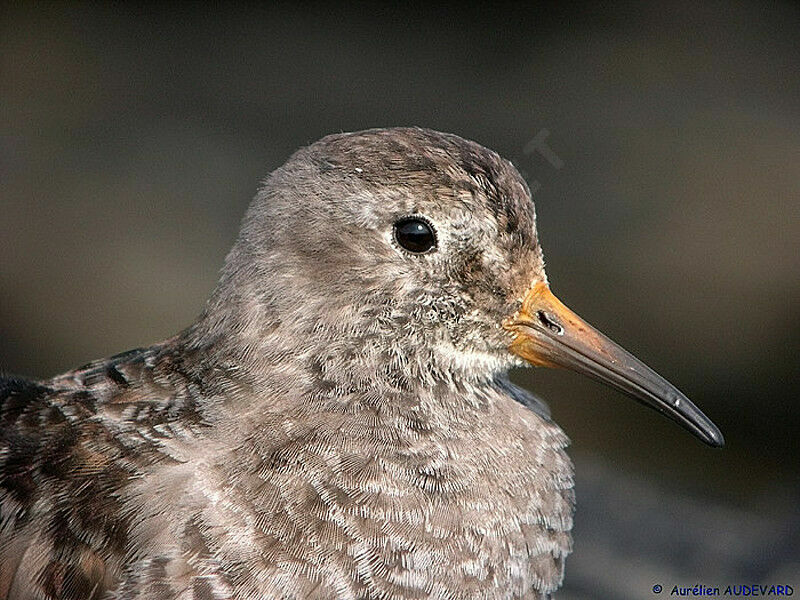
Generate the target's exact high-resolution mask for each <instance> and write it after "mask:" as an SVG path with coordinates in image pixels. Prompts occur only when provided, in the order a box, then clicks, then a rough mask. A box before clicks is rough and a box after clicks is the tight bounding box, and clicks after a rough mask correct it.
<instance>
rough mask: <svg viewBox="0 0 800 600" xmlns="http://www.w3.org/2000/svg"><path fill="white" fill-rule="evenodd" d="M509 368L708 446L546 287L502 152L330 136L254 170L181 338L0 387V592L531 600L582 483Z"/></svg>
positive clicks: (421, 133)
mask: <svg viewBox="0 0 800 600" xmlns="http://www.w3.org/2000/svg"><path fill="white" fill-rule="evenodd" d="M525 364H532V365H534V366H545V367H555V366H559V367H566V368H570V369H572V370H575V371H578V372H581V373H583V374H586V375H588V376H590V377H593V378H595V379H598V380H600V381H602V382H605V383H607V384H609V385H611V386H613V387H615V388H617V389H618V390H620V391H622V392H624V393H625V394H628V395H630V396H632V397H634V398H635V399H637V400H639V401H641V402H642V403H644V404H646V405H648V406H650V407H652V408H655V409H656V410H658V411H659V412H661V413H663V414H664V415H665V416H667V417H669V418H671V419H673V420H674V421H676V422H678V423H679V424H680V425H682V426H683V427H685V428H686V429H688V430H689V431H690V432H691V433H693V434H694V435H695V436H697V437H698V438H699V439H700V440H702V441H703V442H705V443H707V444H709V445H711V446H722V444H723V437H722V434H721V433H720V431H719V429H718V428H717V427H716V426H715V425H714V424H713V423H712V422H711V421H710V420H709V419H708V418H707V417H706V416H705V415H704V414H703V413H702V412H701V411H700V410H699V409H698V408H697V407H696V406H695V405H694V404H692V402H691V401H689V400H688V399H687V398H686V397H685V396H684V395H683V394H682V393H681V392H679V391H678V390H677V389H676V388H674V387H673V386H672V385H670V384H669V383H668V382H667V381H666V380H664V379H663V378H661V377H660V376H658V375H657V374H656V373H655V372H654V371H652V370H651V369H649V368H648V367H646V366H645V365H644V364H643V363H641V362H640V361H638V360H637V359H636V358H634V357H633V356H632V355H630V354H628V353H627V352H626V351H624V350H623V349H622V348H620V347H619V346H617V345H616V344H614V343H613V342H611V341H610V340H609V339H608V338H606V337H605V336H604V335H603V334H601V333H599V332H598V331H597V330H596V329H594V328H592V327H591V326H590V325H588V324H587V323H586V322H585V321H583V320H582V319H581V318H580V317H578V316H577V315H576V314H575V313H574V312H572V311H571V310H570V309H568V308H567V307H566V306H565V305H564V304H562V303H561V302H560V301H559V300H558V299H557V298H556V296H555V295H554V294H553V293H552V292H551V291H550V286H549V282H548V280H547V277H546V275H545V270H544V259H543V254H542V249H541V246H540V244H539V238H538V234H537V229H536V214H535V208H534V204H533V200H532V197H531V193H530V190H529V187H528V185H527V184H526V182H525V180H524V179H523V178H522V176H521V175H520V174H519V172H518V171H517V169H516V168H515V167H514V166H513V164H512V163H511V162H509V161H507V160H505V159H503V158H501V157H500V156H499V155H498V154H497V153H495V152H493V151H491V150H489V149H487V148H485V147H484V146H482V145H480V144H478V143H476V142H473V141H469V140H466V139H463V138H461V137H458V136H456V135H453V134H446V133H440V132H437V131H433V130H430V129H424V128H419V127H398V128H387V129H369V130H365V131H360V132H353V133H337V134H333V135H329V136H327V137H324V138H322V139H321V140H319V141H317V142H314V143H312V144H310V145H308V146H306V147H304V148H302V149H300V150H298V151H297V152H296V153H295V154H293V155H292V156H291V157H290V158H289V160H288V161H287V162H286V163H285V164H284V165H283V166H281V167H279V168H278V169H276V170H275V171H273V172H272V173H271V174H270V175H269V176H268V177H267V179H266V180H265V181H264V183H263V185H262V186H261V187H260V189H259V191H258V192H257V194H256V196H255V198H254V200H253V201H252V203H251V205H250V207H249V208H248V210H247V212H246V215H245V217H244V220H243V222H242V226H241V230H240V232H239V235H238V238H237V239H236V241H235V243H234V245H233V248H232V250H231V251H230V253H229V254H228V255H227V258H226V259H225V263H224V266H223V268H222V270H221V274H220V279H219V282H218V284H217V286H216V287H215V289H214V291H213V292H212V294H211V296H210V298H209V300H208V301H207V304H206V305H205V308H204V309H203V310H202V312H201V314H200V316H199V317H198V318H197V319H196V320H195V321H194V322H193V323H192V324H191V325H190V326H189V327H187V328H186V329H184V330H183V331H181V332H180V333H178V334H177V335H175V336H174V337H172V338H170V339H168V340H166V341H163V342H160V343H157V344H154V345H152V346H150V347H146V348H139V349H135V350H130V351H127V352H124V353H122V354H117V355H115V356H112V357H110V358H106V359H102V360H96V361H94V362H91V363H89V364H88V365H85V366H83V367H80V368H78V369H75V370H73V371H70V372H67V373H65V374H62V375H58V376H56V377H53V378H52V379H48V380H31V379H26V378H22V377H12V376H8V375H7V376H3V377H2V378H0V599H3V600H34V599H36V600H42V599H47V600H103V599H106V600H112V599H113V600H143V599H148V600H151V599H156V600H262V599H286V600H296V599H325V600H327V599H331V600H333V599H337V600H339V599H350V600H378V599H380V600H394V599H397V600H405V599H412V598H436V599H465V600H466V599H473V598H481V599H485V600H493V599H501V598H504V599H510V598H518V599H522V598H530V599H543V598H549V597H550V596H551V595H552V593H553V592H554V591H556V590H557V589H558V587H559V586H560V585H561V583H562V580H563V576H564V566H565V558H566V557H567V555H568V554H569V553H570V551H571V548H572V543H573V542H572V537H571V528H572V524H573V513H574V505H575V498H574V483H573V481H574V478H573V467H572V463H571V462H570V459H569V457H568V455H567V453H566V447H567V445H568V438H567V436H566V434H565V433H564V432H563V431H562V429H561V428H560V427H559V426H558V425H557V424H556V423H555V422H554V421H553V420H552V419H551V417H550V413H549V410H548V408H547V405H546V404H545V403H544V402H542V401H541V400H540V399H539V398H538V397H537V396H536V395H534V394H533V393H531V392H528V391H526V390H524V389H522V388H520V387H518V386H516V385H514V384H513V383H511V381H510V380H509V378H508V371H509V369H511V368H512V367H518V366H522V365H525Z"/></svg>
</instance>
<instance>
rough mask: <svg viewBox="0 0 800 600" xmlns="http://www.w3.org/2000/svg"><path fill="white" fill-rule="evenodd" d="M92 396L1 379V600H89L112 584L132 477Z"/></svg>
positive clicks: (15, 379) (42, 385)
mask: <svg viewBox="0 0 800 600" xmlns="http://www.w3.org/2000/svg"><path fill="white" fill-rule="evenodd" d="M93 416H94V415H93V410H92V397H91V394H90V393H89V392H88V391H86V390H80V389H78V388H75V389H68V388H63V389H56V388H53V387H50V386H49V385H46V384H41V383H36V382H33V381H28V380H26V379H20V378H9V377H0V599H2V600H27V599H28V598H36V599H41V598H47V599H50V598H53V599H55V598H58V599H67V598H74V599H78V598H80V599H82V600H91V599H95V598H99V597H100V596H101V594H102V593H103V592H104V591H105V590H106V589H107V588H108V587H109V586H110V585H112V584H113V581H114V579H115V570H116V569H117V568H118V565H119V561H120V560H121V556H123V555H124V546H125V530H126V524H125V522H124V519H123V518H122V517H121V516H120V512H119V511H118V508H119V507H118V506H116V502H115V500H114V495H113V491H114V490H115V489H116V488H117V487H119V486H120V485H121V484H122V482H123V481H125V480H127V479H128V478H129V477H130V476H131V469H130V468H128V467H126V464H125V460H124V456H123V454H124V451H123V449H121V448H120V447H119V446H118V445H116V444H115V443H114V441H113V439H112V438H111V436H110V435H109V433H108V431H107V430H106V429H105V428H104V427H102V425H101V424H100V423H99V422H97V421H95V420H94V419H93Z"/></svg>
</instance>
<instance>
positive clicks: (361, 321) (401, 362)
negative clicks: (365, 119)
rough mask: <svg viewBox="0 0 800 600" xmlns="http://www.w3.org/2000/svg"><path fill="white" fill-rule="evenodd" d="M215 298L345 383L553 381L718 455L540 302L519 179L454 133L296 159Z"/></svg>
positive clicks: (395, 134) (553, 303)
mask: <svg viewBox="0 0 800 600" xmlns="http://www.w3.org/2000/svg"><path fill="white" fill-rule="evenodd" d="M218 290H223V291H225V292H226V293H227V296H236V298H238V305H239V306H245V307H246V309H247V310H246V311H243V312H242V314H246V315H247V316H246V317H240V319H239V322H238V325H237V328H238V329H239V330H241V331H245V330H249V331H251V337H252V339H253V340H262V341H263V340H264V339H265V338H266V337H269V339H270V340H272V341H271V342H270V343H271V344H273V346H274V347H279V346H281V343H283V341H285V340H287V339H299V340H302V343H303V344H305V346H304V352H306V354H307V355H308V356H310V357H313V360H314V361H316V364H317V365H320V367H319V368H320V369H321V370H324V371H326V373H327V374H328V376H329V377H334V378H336V377H337V376H338V377H341V378H342V382H344V380H345V379H346V380H347V381H348V384H349V385H353V384H356V385H357V384H359V382H360V383H361V384H365V385H368V384H369V382H370V380H371V379H372V378H374V376H375V374H376V373H378V372H380V373H382V374H383V375H384V377H386V376H388V375H389V374H391V373H394V372H399V373H405V374H406V375H408V376H409V377H413V378H416V379H417V380H419V381H435V380H452V379H467V380H473V381H475V380H481V379H484V380H487V379H490V378H493V377H496V376H497V375H498V374H499V373H501V372H505V371H507V370H508V369H509V368H510V367H511V366H514V365H518V364H522V362H523V361H526V362H528V363H530V364H533V365H537V366H546V367H567V368H570V369H572V370H575V371H577V372H579V373H583V374H586V375H589V376H590V377H594V378H596V379H599V380H601V381H603V382H604V383H607V384H609V385H611V386H613V387H615V388H617V389H618V390H620V391H622V392H624V393H626V394H628V395H630V396H632V397H634V398H636V399H637V400H639V401H641V402H643V403H645V404H647V405H648V406H650V407H652V408H655V409H656V410H658V411H659V412H662V413H663V414H665V415H666V416H668V417H670V418H672V419H674V420H675V421H677V422H678V423H680V424H681V425H683V426H684V427H686V428H687V429H689V430H690V431H691V432H692V433H694V434H695V435H697V436H698V437H699V438H700V439H702V440H703V441H705V442H706V443H708V444H711V445H722V436H721V434H720V432H719V430H718V429H717V428H716V427H715V426H714V425H713V423H711V421H710V420H709V419H708V418H707V417H705V415H703V413H702V412H700V411H699V409H697V408H696V407H695V406H694V405H693V404H692V403H691V402H690V401H689V400H688V399H687V398H686V397H685V396H684V395H682V394H681V393H680V392H679V391H678V390H677V389H675V388H674V387H673V386H672V385H670V384H669V383H668V382H667V381H665V380H664V379H662V378H661V377H659V376H658V375H656V374H655V372H653V371H652V370H651V369H649V368H648V367H646V366H645V365H644V364H643V363H641V362H640V361H638V360H637V359H635V358H634V357H633V356H632V355H630V354H629V353H627V352H625V351H624V350H623V349H622V348H620V347H619V346H617V345H616V344H614V343H613V342H611V341H610V340H609V339H608V338H606V337H605V336H604V335H602V334H601V333H599V332H598V331H597V330H595V329H594V328H592V327H591V326H589V325H588V324H587V323H586V322H585V321H583V320H582V319H581V318H580V317H578V316H577V315H576V314H575V313H573V312H572V311H571V310H570V309H568V308H567V307H566V306H565V305H564V304H562V303H561V302H560V301H559V300H558V299H557V298H556V297H555V296H554V295H553V294H552V292H551V291H550V288H549V284H548V281H547V277H546V275H545V270H544V261H543V258H542V251H541V248H540V245H539V240H538V236H537V232H536V215H535V209H534V204H533V201H532V199H531V194H530V191H529V189H528V186H527V185H526V183H525V181H524V180H523V178H522V177H521V176H520V175H519V173H518V172H517V170H516V169H515V168H514V166H513V165H512V164H511V163H510V162H508V161H506V160H504V159H502V158H501V157H500V156H498V155H497V154H496V153H495V152H492V151H490V150H488V149H486V148H484V147H482V146H481V145H479V144H477V143H475V142H471V141H467V140H464V139H462V138H460V137H457V136H454V135H449V134H443V133H438V132H434V131H430V130H425V129H418V128H395V129H375V130H368V131H363V132H357V133H346V134H338V135H331V136H328V137H326V138H323V139H322V140H320V141H318V142H316V143H314V144H312V145H311V146H308V147H307V148H304V149H302V150H300V151H298V152H297V153H296V154H295V155H294V156H293V157H292V158H291V159H290V160H289V161H288V162H287V163H286V164H285V165H284V166H283V167H281V168H280V169H278V170H276V171H275V172H273V173H272V175H271V176H270V177H269V178H268V179H267V181H266V183H265V185H264V187H263V188H262V189H261V191H260V192H259V194H258V195H257V196H256V199H255V201H254V202H253V204H252V205H251V207H250V209H249V211H248V214H247V216H246V217H245V221H244V224H243V228H242V232H241V234H240V237H239V240H238V242H237V244H236V246H235V247H234V249H233V250H232V252H231V254H230V255H229V257H228V261H227V264H226V267H225V269H224V271H223V279H222V282H221V284H220V288H218ZM227 303H228V304H230V298H228V302H227ZM253 343H254V344H255V343H256V342H253ZM262 347H263V344H262ZM287 351H291V350H287ZM254 352H258V351H256V350H254ZM337 374H338V375H337Z"/></svg>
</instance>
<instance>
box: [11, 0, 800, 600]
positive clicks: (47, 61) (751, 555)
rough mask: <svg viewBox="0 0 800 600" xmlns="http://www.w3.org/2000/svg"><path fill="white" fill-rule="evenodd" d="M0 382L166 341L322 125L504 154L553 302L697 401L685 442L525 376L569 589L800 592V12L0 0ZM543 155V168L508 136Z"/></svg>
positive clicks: (553, 382)
mask: <svg viewBox="0 0 800 600" xmlns="http://www.w3.org/2000/svg"><path fill="white" fill-rule="evenodd" d="M0 19H1V20H0V22H1V25H0V69H1V71H0V368H2V369H3V370H4V371H6V372H12V373H18V374H24V375H28V376H32V377H38V378H45V377H49V376H51V375H54V374H56V373H58V372H61V371H64V370H67V369H70V368H72V367H75V366H77V365H79V364H82V363H85V362H87V361H88V360H90V359H93V358H97V357H102V356H105V355H109V354H113V353H116V352H119V351H122V350H124V349H127V348H131V347H135V346H142V345H148V344H150V343H152V342H154V341H157V340H159V339H162V338H165V337H167V336H169V335H171V334H172V333H174V332H176V331H177V330H179V329H181V328H183V327H184V326H186V325H187V324H188V323H189V322H190V321H191V320H192V319H193V317H194V316H195V315H196V314H197V313H199V311H200V310H201V308H202V306H203V302H204V299H205V297H206V296H207V295H208V293H209V292H210V290H211V289H212V287H213V285H214V283H215V280H216V276H217V271H218V269H219V267H220V266H221V264H222V261H223V258H224V256H225V253H226V252H227V250H228V248H229V247H230V245H231V244H232V242H233V240H234V237H235V235H236V232H237V228H238V224H239V220H240V218H241V216H242V214H243V212H244V210H245V207H246V206H247V204H248V201H249V199H250V198H251V197H252V196H253V194H254V192H255V190H256V187H257V185H258V183H259V181H260V180H261V179H262V178H263V177H264V176H265V175H266V174H267V173H268V172H269V171H270V170H272V169H273V168H275V167H277V166H279V165H280V164H281V163H282V162H283V161H284V160H285V159H286V158H287V157H288V156H289V154H290V153H291V152H293V151H294V150H295V149H296V148H298V147H299V146H302V145H305V144H307V143H310V142H312V141H314V140H316V139H317V138H319V137H321V136H323V135H325V134H327V133H332V132H337V131H349V130H357V129H363V128H367V127H376V126H391V125H420V126H426V127H432V128H435V129H440V130H444V131H450V132H454V133H458V134H460V135H462V136H464V137H468V138H472V139H475V140H477V141H479V142H481V143H483V144H485V145H487V146H489V147H491V148H493V149H495V150H497V151H499V152H500V153H501V154H502V155H504V156H506V157H507V158H509V159H511V160H513V161H514V162H515V164H517V165H518V167H519V168H520V170H521V171H522V172H523V173H524V174H525V175H526V177H527V179H528V181H529V182H530V183H531V185H532V187H535V188H538V189H537V191H536V193H535V200H536V203H537V208H538V213H539V230H540V235H541V239H542V242H543V245H544V248H545V257H546V258H547V260H548V272H549V276H550V280H551V282H552V287H553V289H554V291H555V292H556V293H557V294H558V295H559V297H561V298H562V299H563V300H564V301H565V302H566V303H567V304H568V305H569V306H571V307H572V308H574V309H575V310H576V311H577V312H578V313H579V314H581V315H582V316H584V317H585V318H586V319H587V320H588V321H589V322H591V323H593V324H594V325H596V326H597V327H598V328H599V329H601V330H602V331H604V332H605V333H607V334H608V335H610V336H611V337H612V338H613V339H615V340H616V341H618V342H619V343H621V344H622V345H624V346H625V347H627V348H628V349H629V350H631V351H632V352H634V353H635V354H637V355H638V356H639V357H640V358H642V359H643V360H645V362H647V363H649V364H650V365H651V366H653V367H654V368H656V370H658V371H659V372H661V373H662V374H663V375H665V376H667V378H668V379H670V380H671V381H672V382H673V383H675V384H676V385H677V386H678V387H679V388H681V389H682V390H684V391H685V392H686V393H687V395H688V396H689V397H690V398H692V399H693V400H694V401H695V402H696V403H697V404H698V405H700V406H701V407H702V408H703V409H704V410H705V411H706V412H707V413H708V414H709V416H711V417H712V419H714V420H715V421H716V422H717V423H718V425H719V426H720V427H721V429H722V430H723V431H724V433H725V435H726V438H727V442H728V446H727V447H726V448H725V449H724V450H722V451H715V450H712V449H709V448H706V447H704V446H703V445H701V444H700V443H699V442H697V441H695V440H694V439H693V438H691V437H690V436H689V435H688V434H686V433H685V432H683V431H682V430H680V429H679V428H677V427H676V426H674V425H673V424H672V423H670V422H667V421H665V420H663V419H661V418H660V417H658V415H656V414H655V413H653V412H651V411H648V410H646V409H644V408H642V407H641V406H639V405H636V404H635V403H633V402H631V401H630V400H628V399H626V398H624V397H622V396H620V395H619V394H617V393H615V392H613V391H610V390H607V389H606V388H603V387H601V386H600V385H598V384H595V383H593V382H591V381H588V380H584V379H582V378H579V377H577V376H575V375H573V374H571V373H566V372H555V371H545V370H542V369H537V370H535V371H534V370H531V371H527V372H520V373H518V374H516V375H515V377H516V378H517V380H518V381H521V382H523V383H524V384H525V385H527V386H528V387H530V388H531V389H533V390H535V391H536V392H538V393H539V394H540V395H541V396H542V397H544V398H545V399H546V400H547V401H548V402H549V403H550V405H551V407H552V410H553V415H554V418H555V419H556V421H557V422H558V423H559V424H561V425H562V426H563V427H564V429H565V430H566V431H567V433H568V434H569V435H570V437H571V438H572V440H573V446H572V451H571V454H572V456H573V457H574V459H575V463H576V469H577V482H578V484H577V487H578V513H577V517H576V526H575V538H576V551H575V553H574V554H573V556H572V557H571V559H570V560H569V561H568V563H567V578H566V582H565V588H564V591H563V592H562V594H560V596H559V597H561V598H564V599H584V598H631V599H634V598H648V597H655V596H654V594H653V593H652V591H651V588H652V586H653V585H654V584H656V583H659V584H661V585H663V586H664V588H665V592H664V595H669V591H670V590H671V589H672V586H673V585H679V586H694V585H695V584H698V583H699V584H703V585H707V586H722V588H723V589H724V587H725V586H726V585H728V584H741V583H744V584H750V583H758V582H761V583H769V584H773V583H775V584H778V583H789V584H792V585H794V588H795V590H796V591H798V592H800V508H799V507H800V477H799V475H800V465H798V449H799V448H800V444H798V434H799V433H800V394H799V393H798V392H799V391H800V389H799V388H800V386H799V385H798V364H797V363H798V361H797V356H798V351H799V350H800V308H799V306H800V305H799V304H798V296H799V295H800V294H799V292H800V277H799V276H800V251H799V250H800V248H798V246H799V244H798V241H797V240H798V236H800V9H798V8H797V6H796V5H794V4H789V3H786V4H782V3H769V4H765V3H760V2H752V3H748V2H721V3H704V2H702V3H701V2H692V3H685V4H681V3H677V4H676V3H650V4H648V5H639V4H634V3H632V4H625V3H615V4H614V5H613V6H603V7H593V8H590V7H586V6H582V5H578V6H569V7H567V6H564V5H543V6H540V7H539V8H537V9H534V10H529V9H525V10H523V9H522V8H521V7H518V8H513V7H511V8H509V7H499V6H495V7H483V8H478V7H471V6H464V7H463V8H462V9H461V11H459V12H432V11H428V10H423V9H421V8H412V9H408V10H407V11H404V12H395V13H389V12H385V11H382V12H380V13H378V12H375V13H373V12H370V11H369V10H368V9H366V8H362V9H360V10H355V9H354V10H353V11H352V12H341V11H335V10H333V9H331V8H326V7H322V6H320V7H318V8H317V9H316V10H314V9H307V10H303V11H301V10H299V9H291V8H271V9H268V8H259V7H256V6H244V5H235V6H229V7H228V9H227V10H225V11H224V12H211V11H206V10H205V9H202V8H200V7H198V6H196V5H178V6H173V7H171V8H169V9H160V8H156V7H155V6H150V7H130V6H126V7H123V6H103V5H94V6H90V7H87V6H84V5H70V4H43V3H37V4H32V3H31V4H21V5H11V4H3V5H1V7H0ZM537 135H540V136H547V142H548V144H549V145H550V147H551V148H552V149H553V151H554V152H555V153H556V155H557V156H558V158H559V159H560V161H562V163H563V164H562V166H561V168H555V167H554V166H553V164H551V163H550V162H548V161H547V160H545V159H544V158H543V157H542V156H541V155H539V154H537V153H530V152H529V151H527V152H526V145H527V144H528V143H529V142H530V141H531V140H532V139H533V138H534V137H535V136H537Z"/></svg>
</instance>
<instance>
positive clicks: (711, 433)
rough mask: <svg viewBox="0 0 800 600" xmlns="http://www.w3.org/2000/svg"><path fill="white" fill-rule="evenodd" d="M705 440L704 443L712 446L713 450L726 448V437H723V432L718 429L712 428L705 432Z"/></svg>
mask: <svg viewBox="0 0 800 600" xmlns="http://www.w3.org/2000/svg"><path fill="white" fill-rule="evenodd" d="M704 433H705V438H704V439H703V441H704V442H705V443H706V444H708V445H709V446H711V447H712V448H724V447H725V437H724V436H723V435H722V432H721V431H720V430H719V429H718V428H717V427H716V426H713V427H710V428H709V429H707V430H706V431H705V432H704Z"/></svg>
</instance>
